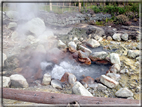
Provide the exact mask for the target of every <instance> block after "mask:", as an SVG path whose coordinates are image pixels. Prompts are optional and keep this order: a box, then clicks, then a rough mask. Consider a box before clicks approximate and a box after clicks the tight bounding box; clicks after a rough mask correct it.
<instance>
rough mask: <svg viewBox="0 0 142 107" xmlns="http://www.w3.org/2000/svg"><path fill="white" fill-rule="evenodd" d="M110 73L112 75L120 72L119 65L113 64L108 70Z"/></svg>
mask: <svg viewBox="0 0 142 107" xmlns="http://www.w3.org/2000/svg"><path fill="white" fill-rule="evenodd" d="M109 71H110V72H112V73H117V72H119V71H120V65H119V64H113V65H112V66H111V67H110V69H109Z"/></svg>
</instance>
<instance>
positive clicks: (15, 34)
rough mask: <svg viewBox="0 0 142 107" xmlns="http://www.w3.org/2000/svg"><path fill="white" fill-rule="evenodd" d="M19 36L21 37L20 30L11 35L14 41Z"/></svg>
mask: <svg viewBox="0 0 142 107" xmlns="http://www.w3.org/2000/svg"><path fill="white" fill-rule="evenodd" d="M18 37H19V35H18V32H16V31H14V32H13V33H12V35H11V39H12V40H13V41H15V40H17V39H18Z"/></svg>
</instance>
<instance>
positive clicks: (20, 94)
mask: <svg viewBox="0 0 142 107" xmlns="http://www.w3.org/2000/svg"><path fill="white" fill-rule="evenodd" d="M0 91H1V89H0ZM2 92H3V93H2V96H3V98H5V99H12V100H20V101H27V102H34V103H43V104H66V105H67V104H69V103H72V102H78V103H79V105H84V104H91V105H94V104H128V105H129V104H131V105H133V104H134V105H139V103H140V102H139V100H132V99H122V98H102V97H87V96H81V95H72V94H57V93H49V92H37V91H27V90H16V89H12V88H3V90H2Z"/></svg>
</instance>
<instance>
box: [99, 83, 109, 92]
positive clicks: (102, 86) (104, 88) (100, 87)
mask: <svg viewBox="0 0 142 107" xmlns="http://www.w3.org/2000/svg"><path fill="white" fill-rule="evenodd" d="M97 89H98V90H99V91H105V90H106V89H107V87H106V86H104V85H103V84H100V83H99V84H98V87H97Z"/></svg>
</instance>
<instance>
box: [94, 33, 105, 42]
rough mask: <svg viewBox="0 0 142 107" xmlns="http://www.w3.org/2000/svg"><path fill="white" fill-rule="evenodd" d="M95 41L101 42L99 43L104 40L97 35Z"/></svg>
mask: <svg viewBox="0 0 142 107" xmlns="http://www.w3.org/2000/svg"><path fill="white" fill-rule="evenodd" d="M94 39H95V40H97V41H99V42H100V41H102V40H103V38H102V37H100V36H98V35H96V36H95V37H94Z"/></svg>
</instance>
